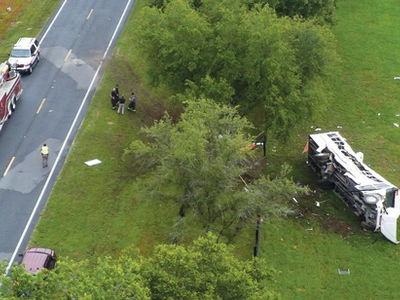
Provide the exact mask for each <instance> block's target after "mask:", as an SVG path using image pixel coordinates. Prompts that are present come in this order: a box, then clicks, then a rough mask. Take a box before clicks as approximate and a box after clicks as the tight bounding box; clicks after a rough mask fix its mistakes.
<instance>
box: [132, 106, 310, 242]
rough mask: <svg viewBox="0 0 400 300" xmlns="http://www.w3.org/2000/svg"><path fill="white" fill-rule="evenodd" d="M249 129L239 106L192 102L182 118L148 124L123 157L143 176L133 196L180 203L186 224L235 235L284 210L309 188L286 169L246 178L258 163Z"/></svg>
mask: <svg viewBox="0 0 400 300" xmlns="http://www.w3.org/2000/svg"><path fill="white" fill-rule="evenodd" d="M251 128H252V127H251V124H250V123H249V122H248V121H247V120H246V118H243V117H241V116H240V115H239V114H238V113H237V111H236V109H235V108H232V107H230V106H228V105H218V104H216V103H215V102H214V101H211V100H206V99H200V100H196V101H194V100H192V101H188V102H187V103H186V109H185V112H184V113H182V115H181V117H180V119H179V121H178V120H172V119H171V118H170V117H169V116H168V115H167V116H166V117H165V118H163V119H162V120H160V121H157V122H156V123H155V124H154V126H152V127H150V128H147V127H146V128H143V129H142V131H141V133H142V137H141V139H138V140H135V141H133V142H132V144H131V145H130V147H129V149H127V150H126V156H125V158H126V159H127V161H132V164H133V168H134V169H135V170H136V172H137V173H139V174H141V176H139V178H138V179H137V181H136V182H135V186H136V192H135V197H136V198H138V199H142V200H143V199H148V200H151V201H152V200H154V199H158V200H161V201H168V200H170V201H175V202H176V203H177V205H178V207H180V215H181V216H182V217H183V216H185V215H187V213H188V214H189V216H187V218H186V219H185V221H187V219H190V220H189V221H193V222H197V223H200V224H201V225H202V226H203V228H204V230H205V231H209V230H211V231H213V232H216V233H218V234H222V233H225V232H228V233H229V236H231V234H233V233H234V232H235V231H236V230H239V229H241V228H242V227H243V226H245V225H246V224H247V223H248V222H252V221H255V220H256V219H257V218H258V217H259V216H265V215H267V214H273V213H277V214H278V215H280V216H282V215H284V214H286V213H287V212H288V211H289V208H288V204H287V203H288V200H290V199H291V197H293V196H294V195H297V194H299V193H303V192H305V191H306V189H305V188H301V187H298V186H296V185H295V184H294V183H293V182H292V181H291V180H289V179H288V178H287V177H286V175H287V173H288V170H287V169H286V168H284V169H283V173H282V176H279V177H277V178H274V179H269V178H264V177H261V178H258V179H257V180H254V181H253V183H252V184H248V183H247V181H246V179H244V178H243V176H244V175H246V174H250V173H251V172H252V170H253V169H254V160H255V158H254V155H255V152H254V151H251V150H250V148H251V145H252V144H253V142H254V141H255V139H254V137H252V136H250V135H248V134H246V132H248V131H249V130H250V129H251ZM258 153H259V155H261V153H260V152H258ZM129 158H130V160H129ZM257 177H258V173H257Z"/></svg>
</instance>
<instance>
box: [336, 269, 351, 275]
mask: <svg viewBox="0 0 400 300" xmlns="http://www.w3.org/2000/svg"><path fill="white" fill-rule="evenodd" d="M338 271H339V275H350V269H347V270H341V269H338Z"/></svg>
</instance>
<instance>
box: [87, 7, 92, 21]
mask: <svg viewBox="0 0 400 300" xmlns="http://www.w3.org/2000/svg"><path fill="white" fill-rule="evenodd" d="M92 12H93V8H92V9H91V10H90V12H89V14H88V16H87V17H86V20H89V18H90V16H91V15H92Z"/></svg>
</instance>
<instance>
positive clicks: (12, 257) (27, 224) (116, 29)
mask: <svg viewBox="0 0 400 300" xmlns="http://www.w3.org/2000/svg"><path fill="white" fill-rule="evenodd" d="M67 1H68V0H65V1H64V3H63V4H62V5H61V7H60V10H59V11H58V13H57V14H56V15H55V17H54V20H53V21H52V22H51V24H50V25H49V28H47V30H46V32H45V34H44V35H43V37H42V40H44V38H45V37H46V35H47V33H48V32H49V30H50V28H51V27H52V26H53V24H54V22H55V20H56V19H57V17H58V15H59V14H60V12H61V10H62V9H63V7H64V5H65V4H66V3H67ZM132 1H134V0H128V2H127V4H126V6H125V9H124V11H123V13H122V15H121V18H120V19H119V22H118V24H117V27H116V28H115V30H114V33H113V35H112V37H111V39H110V42H109V43H108V46H107V48H106V50H105V52H104V55H103V60H102V61H101V62H100V65H99V66H98V68H97V70H96V73H95V74H94V75H93V79H92V81H91V83H90V86H89V87H88V89H87V90H86V94H85V97H84V98H83V100H82V103H81V105H80V106H79V110H78V112H77V113H76V116H75V119H74V121H73V122H72V124H71V126H70V128H69V131H68V133H67V136H66V137H65V139H64V142H63V145H62V147H61V149H60V152H59V153H58V155H57V158H56V161H55V162H54V165H53V167H52V168H51V171H50V174H49V176H48V177H47V180H46V182H45V184H44V186H43V188H42V191H41V192H40V195H39V197H38V199H37V200H36V204H35V207H34V208H33V210H32V213H31V215H30V217H29V220H28V222H27V223H26V225H25V228H24V231H23V232H22V234H21V237H20V239H19V241H18V244H17V246H16V247H15V250H14V252H13V254H12V256H11V258H10V261H9V262H8V265H7V268H6V271H5V274H4V275H5V276H7V275H8V272H9V271H10V268H11V266H12V264H13V263H14V260H15V257H16V256H17V252H18V249H19V248H20V247H21V244H22V241H23V240H24V238H25V235H26V233H27V232H28V229H29V227H30V225H31V223H32V220H33V217H34V215H35V214H36V211H37V209H38V207H39V204H40V202H41V201H42V199H43V195H44V194H45V191H46V189H47V186H48V185H49V182H50V180H51V178H52V177H53V173H54V172H55V169H56V167H57V164H58V162H59V160H60V158H61V156H62V154H63V152H64V149H65V147H66V144H67V141H68V139H69V137H70V135H71V133H72V130H73V129H74V127H75V124H76V122H77V121H78V118H79V116H80V114H81V111H82V109H83V107H84V105H85V104H86V100H87V98H88V96H89V93H90V91H91V89H92V87H93V85H94V83H95V82H96V79H97V76H98V75H99V72H100V69H101V67H102V66H103V61H104V58H105V57H106V56H107V54H108V51H109V50H110V48H111V45H112V43H113V42H114V39H115V36H116V35H117V32H118V30H119V27H120V26H121V23H122V20H123V19H124V18H125V14H126V13H127V11H128V7H129V6H130V3H131V2H132Z"/></svg>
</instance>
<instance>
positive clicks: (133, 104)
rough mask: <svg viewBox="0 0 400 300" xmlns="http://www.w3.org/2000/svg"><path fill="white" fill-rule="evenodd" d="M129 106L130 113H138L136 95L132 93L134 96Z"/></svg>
mask: <svg viewBox="0 0 400 300" xmlns="http://www.w3.org/2000/svg"><path fill="white" fill-rule="evenodd" d="M129 101H130V103H129V106H128V110H130V111H136V96H135V93H134V92H132V95H131V96H130V97H129Z"/></svg>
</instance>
